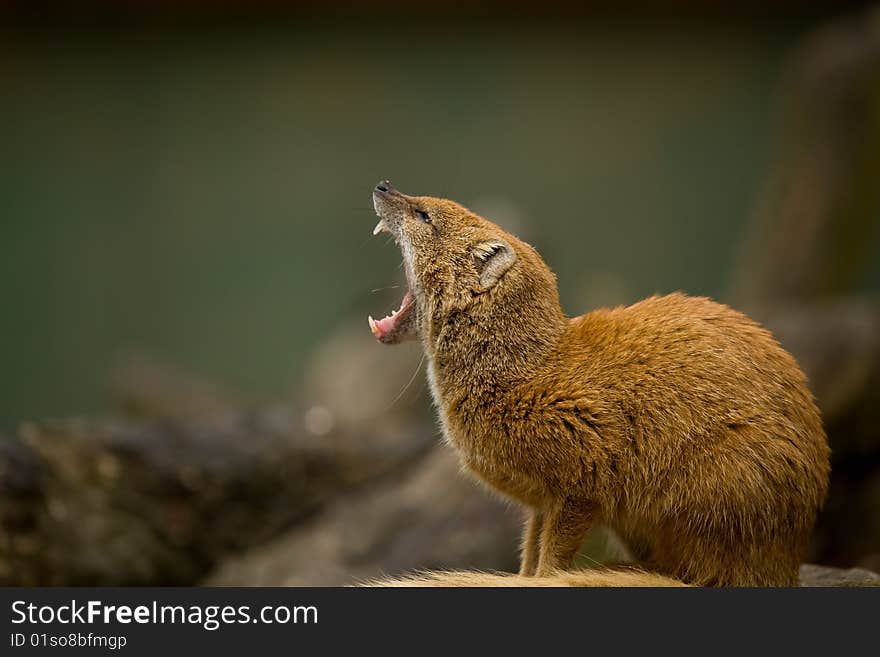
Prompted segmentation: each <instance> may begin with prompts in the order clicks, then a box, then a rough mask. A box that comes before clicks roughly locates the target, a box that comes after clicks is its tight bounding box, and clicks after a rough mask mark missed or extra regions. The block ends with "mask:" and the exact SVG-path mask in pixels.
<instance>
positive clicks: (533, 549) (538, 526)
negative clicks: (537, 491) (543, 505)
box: [519, 509, 544, 577]
mask: <svg viewBox="0 0 880 657" xmlns="http://www.w3.org/2000/svg"><path fill="white" fill-rule="evenodd" d="M526 513H527V514H528V517H527V518H526V524H525V529H524V530H523V537H522V546H521V547H520V550H521V552H520V562H519V574H520V575H525V576H527V577H531V576H532V575H534V574H535V571H536V570H537V569H538V557H539V555H540V552H541V530H542V528H543V524H544V513H543V512H542V511H539V510H538V509H529V510H528V511H527V512H526Z"/></svg>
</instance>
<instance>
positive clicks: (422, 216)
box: [415, 210, 431, 224]
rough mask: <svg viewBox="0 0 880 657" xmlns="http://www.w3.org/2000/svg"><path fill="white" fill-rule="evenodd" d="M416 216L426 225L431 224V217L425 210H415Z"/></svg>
mask: <svg viewBox="0 0 880 657" xmlns="http://www.w3.org/2000/svg"><path fill="white" fill-rule="evenodd" d="M415 213H416V216H417V217H418V218H419V219H421V220H422V221H424V222H425V223H426V224H429V223H431V217H430V216H429V215H428V213H427V212H425V211H424V210H415Z"/></svg>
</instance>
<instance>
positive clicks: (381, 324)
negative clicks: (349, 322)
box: [367, 289, 413, 342]
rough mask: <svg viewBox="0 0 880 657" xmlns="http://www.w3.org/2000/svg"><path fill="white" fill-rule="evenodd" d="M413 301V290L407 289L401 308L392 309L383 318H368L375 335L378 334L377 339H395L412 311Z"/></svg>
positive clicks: (390, 340)
mask: <svg viewBox="0 0 880 657" xmlns="http://www.w3.org/2000/svg"><path fill="white" fill-rule="evenodd" d="M412 302H413V296H412V292H410V291H409V290H408V289H407V291H406V295H405V296H404V297H403V301H402V302H401V303H400V308H398V309H397V310H392V311H391V314H390V315H388V316H387V317H383V318H382V319H378V320H377V319H373V318H372V317H369V318H367V320H368V321H369V323H370V330H371V331H372V332H373V335H374V336H376V339H377V340H379V341H380V342H394V341H395V340H394V338H395V337H397V335H398V334H399V333H400V327H401V326H402V325H403V324H404V322H405V321H406V320H407V318H408V316H409V313H410V312H411V309H412Z"/></svg>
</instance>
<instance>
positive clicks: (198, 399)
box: [110, 351, 241, 418]
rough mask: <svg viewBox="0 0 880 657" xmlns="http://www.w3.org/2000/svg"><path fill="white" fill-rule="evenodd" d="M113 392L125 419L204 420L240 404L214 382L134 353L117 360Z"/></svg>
mask: <svg viewBox="0 0 880 657" xmlns="http://www.w3.org/2000/svg"><path fill="white" fill-rule="evenodd" d="M110 390H111V392H112V394H113V396H114V398H115V399H116V401H117V403H118V404H119V405H120V407H121V408H122V410H123V411H124V412H125V413H126V415H128V416H130V417H138V418H186V417H198V416H202V417H204V416H206V415H209V414H211V413H217V412H221V413H222V412H224V411H226V410H227V409H230V408H235V407H236V406H237V405H239V404H240V402H241V400H239V399H238V398H237V396H235V395H233V394H232V393H231V392H229V391H227V390H224V389H223V388H221V386H219V385H218V384H217V383H216V382H214V381H208V380H206V379H202V378H200V377H197V376H194V375H193V374H191V373H190V372H183V371H182V370H181V369H180V368H178V367H175V366H173V365H170V364H169V363H166V362H164V361H162V360H160V359H158V358H155V357H153V356H148V355H146V354H143V353H140V352H135V351H132V352H127V353H125V354H122V355H120V356H119V357H118V358H117V359H116V363H115V365H114V367H113V370H112V371H111V373H110Z"/></svg>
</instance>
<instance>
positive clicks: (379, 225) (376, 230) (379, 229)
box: [373, 219, 385, 235]
mask: <svg viewBox="0 0 880 657" xmlns="http://www.w3.org/2000/svg"><path fill="white" fill-rule="evenodd" d="M384 228H385V224H383V223H382V220H381V219H379V223H377V224H376V227H375V228H374V229H373V235H378V234H379V233H381V232H382V230H383V229H384Z"/></svg>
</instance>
